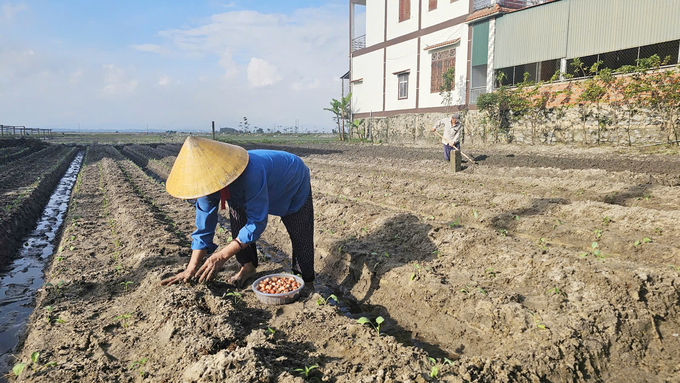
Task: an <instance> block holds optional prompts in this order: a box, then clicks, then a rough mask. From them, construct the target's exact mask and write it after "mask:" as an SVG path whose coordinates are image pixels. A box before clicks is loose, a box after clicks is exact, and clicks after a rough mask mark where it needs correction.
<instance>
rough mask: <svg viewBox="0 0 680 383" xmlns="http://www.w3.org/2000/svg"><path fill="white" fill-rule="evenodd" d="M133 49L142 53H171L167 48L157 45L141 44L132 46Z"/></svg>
mask: <svg viewBox="0 0 680 383" xmlns="http://www.w3.org/2000/svg"><path fill="white" fill-rule="evenodd" d="M131 47H132V49H134V50H138V51H142V52H153V53H158V54H162V55H163V54H168V53H169V51H168V50H167V49H166V48H163V47H162V46H160V45H156V44H140V45H131Z"/></svg>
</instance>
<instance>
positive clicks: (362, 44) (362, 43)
mask: <svg viewBox="0 0 680 383" xmlns="http://www.w3.org/2000/svg"><path fill="white" fill-rule="evenodd" d="M364 48H366V35H362V36H359V37H356V38H354V39H353V40H352V52H354V51H358V50H359V49H364Z"/></svg>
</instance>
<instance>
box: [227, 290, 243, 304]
mask: <svg viewBox="0 0 680 383" xmlns="http://www.w3.org/2000/svg"><path fill="white" fill-rule="evenodd" d="M224 296H225V297H234V304H237V303H239V302H240V301H242V300H243V294H241V293H237V292H236V291H232V292H229V293H226V294H224Z"/></svg>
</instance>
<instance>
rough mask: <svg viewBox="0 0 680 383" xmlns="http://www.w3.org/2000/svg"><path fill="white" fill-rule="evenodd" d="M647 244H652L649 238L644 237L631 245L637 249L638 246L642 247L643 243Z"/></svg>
mask: <svg viewBox="0 0 680 383" xmlns="http://www.w3.org/2000/svg"><path fill="white" fill-rule="evenodd" d="M649 242H652V240H651V239H650V238H647V237H645V238H643V239H642V240H641V241H635V243H634V244H633V245H634V246H635V247H638V246H640V245H642V244H643V243H649Z"/></svg>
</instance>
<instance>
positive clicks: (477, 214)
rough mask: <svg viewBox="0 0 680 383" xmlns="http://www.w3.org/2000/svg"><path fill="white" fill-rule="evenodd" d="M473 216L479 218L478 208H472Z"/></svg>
mask: <svg viewBox="0 0 680 383" xmlns="http://www.w3.org/2000/svg"><path fill="white" fill-rule="evenodd" d="M472 216H474V217H475V219H478V218H479V212H478V211H477V209H472Z"/></svg>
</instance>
